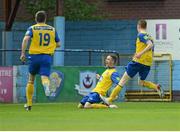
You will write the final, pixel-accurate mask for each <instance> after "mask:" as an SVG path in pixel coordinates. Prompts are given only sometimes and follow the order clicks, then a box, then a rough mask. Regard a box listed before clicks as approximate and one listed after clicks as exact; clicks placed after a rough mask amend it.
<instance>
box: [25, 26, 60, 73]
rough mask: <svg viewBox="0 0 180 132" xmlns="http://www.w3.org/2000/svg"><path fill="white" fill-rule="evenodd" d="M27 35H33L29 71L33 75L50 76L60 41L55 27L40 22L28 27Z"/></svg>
mask: <svg viewBox="0 0 180 132" xmlns="http://www.w3.org/2000/svg"><path fill="white" fill-rule="evenodd" d="M25 35H26V36H30V37H31V42H30V46H29V56H28V60H29V72H30V73H31V74H32V75H35V74H40V75H45V76H49V74H50V66H51V63H52V55H53V54H54V51H55V48H56V43H57V42H59V41H60V39H59V37H58V34H57V32H56V31H55V28H54V27H52V26H50V25H47V24H45V23H38V24H35V25H33V26H31V27H29V28H28V30H27V32H26V34H25Z"/></svg>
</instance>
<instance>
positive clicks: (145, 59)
mask: <svg viewBox="0 0 180 132" xmlns="http://www.w3.org/2000/svg"><path fill="white" fill-rule="evenodd" d="M149 40H150V41H151V42H152V43H153V39H152V37H151V36H150V35H149V34H147V33H146V32H142V33H139V34H138V36H137V40H136V53H140V52H141V51H143V50H144V49H145V48H146V46H147V41H149ZM153 51H154V48H152V49H150V50H149V51H147V52H145V53H144V54H143V55H142V56H141V57H140V58H134V59H133V61H135V62H138V63H140V64H143V65H146V66H151V65H152V61H153Z"/></svg>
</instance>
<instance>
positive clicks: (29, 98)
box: [26, 83, 34, 106]
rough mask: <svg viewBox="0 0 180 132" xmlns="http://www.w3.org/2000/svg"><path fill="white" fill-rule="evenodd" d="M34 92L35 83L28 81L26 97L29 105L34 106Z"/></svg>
mask: <svg viewBox="0 0 180 132" xmlns="http://www.w3.org/2000/svg"><path fill="white" fill-rule="evenodd" d="M33 93H34V84H33V83H28V84H27V86H26V98H27V105H28V106H32V99H33Z"/></svg>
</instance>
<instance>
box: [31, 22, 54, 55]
mask: <svg viewBox="0 0 180 132" xmlns="http://www.w3.org/2000/svg"><path fill="white" fill-rule="evenodd" d="M28 31H29V32H32V36H31V43H30V47H29V54H53V53H54V50H55V48H56V41H55V40H56V32H55V29H54V28H53V27H52V26H50V25H47V24H44V23H38V24H35V25H33V26H31V27H30V28H29V29H28Z"/></svg>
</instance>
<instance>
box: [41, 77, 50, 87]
mask: <svg viewBox="0 0 180 132" xmlns="http://www.w3.org/2000/svg"><path fill="white" fill-rule="evenodd" d="M42 85H43V86H44V88H49V85H50V81H49V78H48V77H43V78H42Z"/></svg>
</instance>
